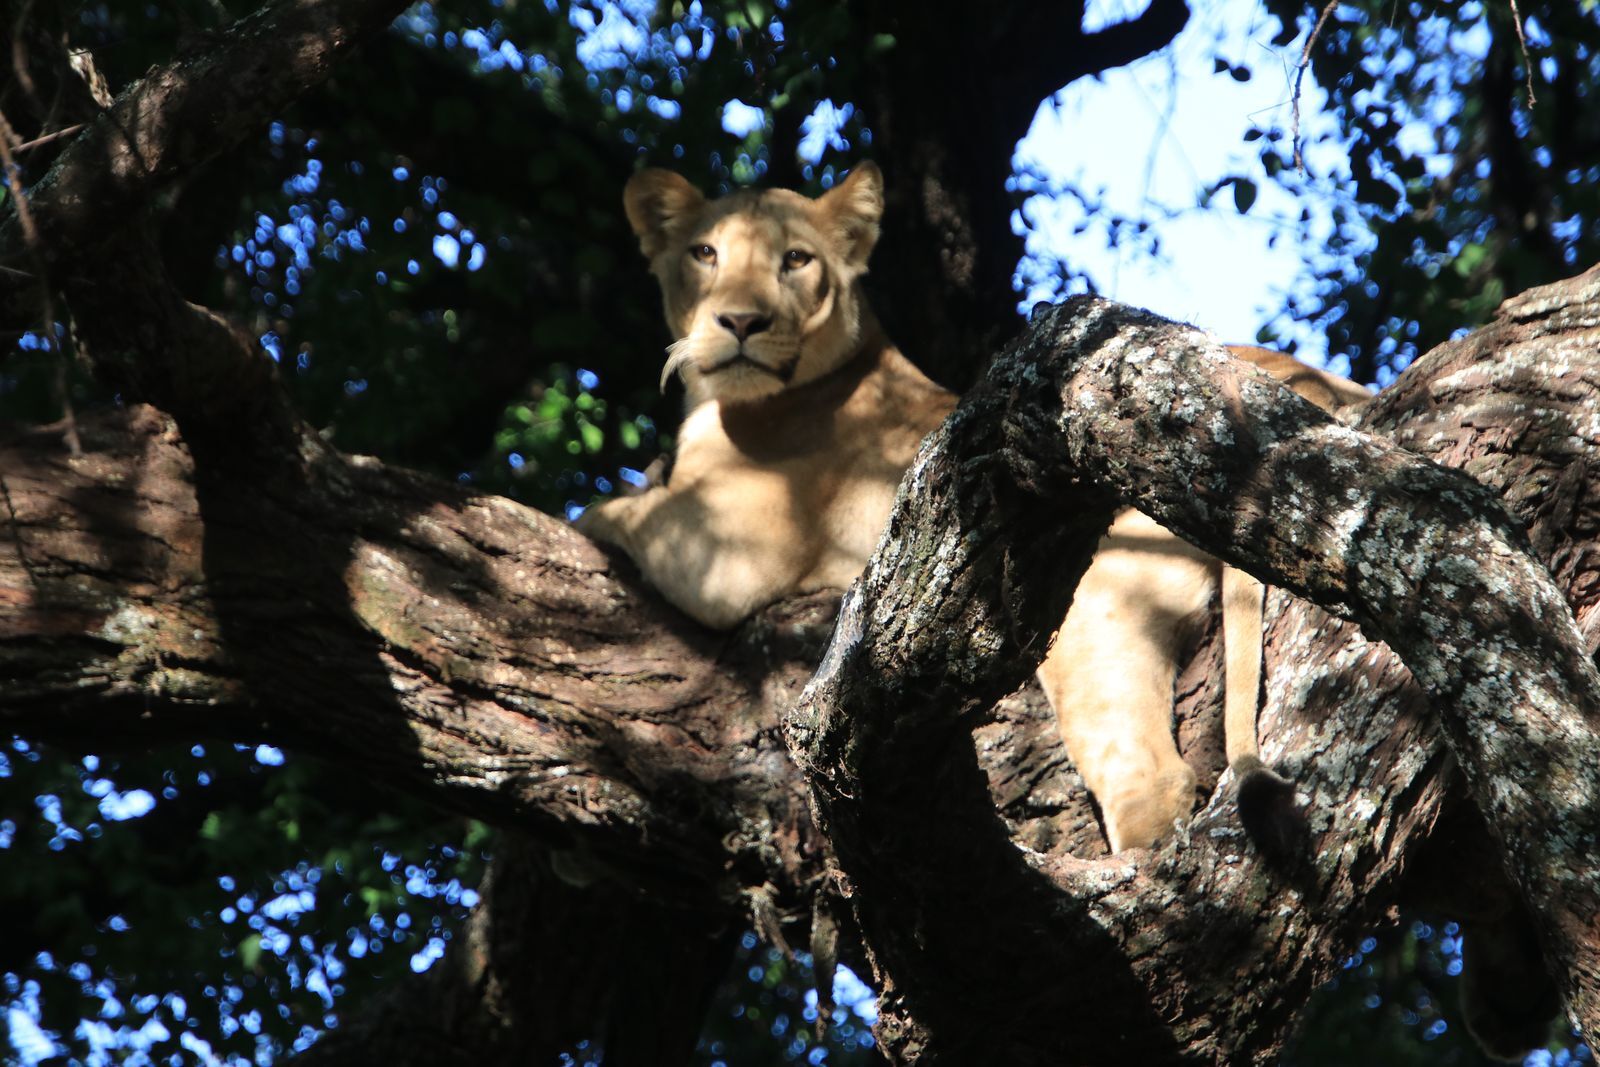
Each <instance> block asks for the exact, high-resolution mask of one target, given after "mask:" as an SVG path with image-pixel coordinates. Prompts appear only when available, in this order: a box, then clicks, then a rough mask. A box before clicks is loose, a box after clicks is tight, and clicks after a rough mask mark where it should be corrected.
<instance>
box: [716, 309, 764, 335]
mask: <svg viewBox="0 0 1600 1067" xmlns="http://www.w3.org/2000/svg"><path fill="white" fill-rule="evenodd" d="M717 325H718V326H721V327H722V328H723V329H724V330H727V331H728V332H729V333H731V334H733V335H734V336H735V337H737V338H738V339H739V340H741V341H743V340H745V339H746V338H748V337H750V336H752V335H753V334H758V333H760V332H762V331H763V330H766V329H768V328H769V327H771V325H772V316H770V315H761V314H758V313H756V312H752V311H746V312H740V313H739V314H737V315H718V316H717Z"/></svg>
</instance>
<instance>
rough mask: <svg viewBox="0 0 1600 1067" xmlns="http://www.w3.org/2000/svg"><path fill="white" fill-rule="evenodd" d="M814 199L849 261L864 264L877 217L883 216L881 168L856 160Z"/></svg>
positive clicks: (873, 241) (874, 235)
mask: <svg viewBox="0 0 1600 1067" xmlns="http://www.w3.org/2000/svg"><path fill="white" fill-rule="evenodd" d="M817 203H818V204H820V205H821V206H822V208H823V210H824V211H825V212H826V213H827V215H828V218H829V221H830V222H831V223H832V225H833V229H834V232H835V233H836V234H838V236H839V242H840V245H841V247H842V248H843V249H844V252H845V257H846V259H848V260H849V262H850V265H851V266H853V267H865V266H866V265H867V257H868V256H870V255H871V254H872V246H873V245H875V244H877V243H878V220H879V219H881V218H883V172H882V171H880V170H879V169H878V165H877V164H876V163H858V164H856V167H855V169H854V170H852V171H851V172H850V176H849V177H847V178H846V179H845V180H844V181H842V182H840V183H839V184H838V185H836V186H834V187H833V188H832V189H829V190H828V191H827V192H826V193H824V194H822V199H821V200H819V201H817Z"/></svg>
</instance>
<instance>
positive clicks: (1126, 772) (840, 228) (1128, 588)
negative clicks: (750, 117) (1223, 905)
mask: <svg viewBox="0 0 1600 1067" xmlns="http://www.w3.org/2000/svg"><path fill="white" fill-rule="evenodd" d="M624 202H625V205H626V208H627V212H628V218H629V221H630V222H631V224H632V225H633V228H634V232H635V233H636V234H637V235H638V237H639V244H640V248H641V249H642V250H643V252H644V253H645V255H646V256H647V257H648V258H649V260H650V267H651V271H652V272H653V273H654V274H655V275H656V278H657V279H658V280H659V281H660V283H661V289H662V296H663V300H664V303H665V309H666V316H667V322H668V324H669V325H670V326H671V328H672V330H673V332H674V334H675V336H677V337H678V338H679V339H678V340H677V341H676V342H674V344H673V346H672V347H671V349H669V352H670V353H671V354H670V357H669V360H668V364H667V370H668V371H669V372H677V373H679V374H681V376H682V377H683V379H684V382H685V385H686V386H687V389H688V398H689V406H690V410H689V413H688V416H687V417H686V419H685V420H684V424H683V427H682V429H681V431H680V433H679V436H678V450H677V458H676V463H675V465H674V467H673V471H672V476H671V482H670V484H669V485H667V486H658V487H655V488H652V489H650V490H648V491H647V492H645V493H643V494H641V495H639V496H635V497H628V498H624V499H617V500H610V501H607V502H605V503H604V504H601V505H599V506H598V507H596V508H591V509H590V510H589V512H587V513H586V514H585V515H584V516H583V518H582V519H581V520H580V522H579V526H580V528H581V529H583V530H584V532H585V533H587V534H589V535H590V536H592V537H594V538H596V539H598V540H603V541H608V542H611V543H613V544H616V545H618V546H620V547H621V548H623V549H624V550H625V551H626V552H627V553H628V555H629V556H631V557H632V558H633V559H634V560H635V562H637V563H638V565H639V567H640V569H641V570H642V571H643V572H644V574H645V576H646V578H648V579H649V581H650V582H651V584H653V585H654V586H655V587H656V588H657V589H659V590H660V591H661V592H662V594H663V595H665V596H666V597H667V599H668V600H670V601H672V602H673V603H674V604H676V605H677V606H678V607H680V608H681V609H683V610H684V611H685V612H687V613H688V614H689V615H691V616H693V617H694V618H696V619H698V620H699V621H701V622H703V623H705V624H706V625H708V626H713V627H718V628H723V627H729V626H733V625H735V624H737V623H738V622H740V621H741V620H743V619H745V618H747V617H748V616H749V615H750V614H751V613H753V612H754V611H756V610H758V609H760V608H761V607H764V606H765V605H767V604H770V603H772V602H773V601H776V600H779V599H781V598H782V597H784V596H787V595H789V594H792V593H797V592H804V591H809V590H814V589H825V588H839V589H842V588H844V587H845V586H847V585H849V584H850V582H852V581H854V580H855V578H856V577H857V576H858V575H859V574H860V573H861V570H862V568H863V567H864V566H865V565H866V561H867V558H868V557H869V556H870V555H871V554H872V552H873V549H874V548H875V546H876V544H877V541H878V537H879V535H880V534H881V532H882V530H883V527H884V524H885V522H886V521H887V519H888V515H889V509H890V506H891V504H892V503H893V500H894V493H895V489H896V487H897V486H898V485H899V482H900V478H901V476H902V475H903V474H904V472H905V469H906V467H907V466H908V465H909V464H910V462H911V459H912V457H913V455H914V454H915V452H916V449H917V447H918V445H919V444H920V443H921V440H922V438H923V437H924V436H925V435H926V434H927V433H928V432H929V431H931V430H932V429H933V428H934V427H936V426H938V425H939V423H940V422H941V421H942V420H943V419H944V417H945V416H946V415H947V414H949V412H950V410H951V409H952V408H953V407H954V406H955V402H956V398H955V397H954V396H953V395H952V394H950V393H948V392H946V391H945V390H943V389H941V388H939V387H938V386H936V385H934V384H933V383H932V382H930V381H929V380H928V379H927V378H925V377H924V376H923V375H922V373H921V372H920V371H918V370H917V369H916V368H915V367H913V366H912V365H911V363H910V362H909V361H907V360H906V359H905V357H904V356H902V355H901V354H900V352H899V350H897V349H896V348H895V347H894V346H893V345H892V344H891V343H889V341H888V340H887V339H886V338H885V337H884V336H883V334H882V332H881V330H880V329H879V328H878V326H877V323H876V321H875V320H874V319H873V317H872V314H871V312H870V310H869V309H868V308H867V307H866V306H865V304H864V302H863V300H862V297H861V293H860V285H859V281H860V278H861V276H862V274H864V273H865V271H866V261H867V256H868V254H869V253H870V252H871V250H872V246H873V244H874V242H875V241H876V240H877V234H878V220H879V217H880V215H881V213H882V210H883V184H882V178H881V176H880V175H879V173H878V170H877V168H876V167H874V166H872V165H871V164H862V165H861V166H859V167H857V168H856V169H855V170H854V171H853V172H851V174H850V176H849V178H848V179H847V180H846V181H844V182H843V183H842V184H841V185H840V186H839V187H837V188H835V189H834V190H832V191H830V192H829V193H827V194H825V195H824V196H822V197H821V198H819V199H817V200H810V199H807V198H805V197H802V196H799V195H798V194H795V193H792V192H789V191H787V190H781V189H780V190H772V191H768V192H762V193H753V192H741V193H735V194H733V195H732V196H728V197H725V198H723V199H720V200H716V201H708V200H706V199H705V198H704V197H702V196H701V194H700V193H699V192H698V191H697V190H695V189H694V188H693V187H692V186H690V185H689V184H688V183H687V182H686V181H684V180H683V179H682V178H681V177H679V176H677V175H675V174H672V173H670V172H667V171H660V170H647V171H644V172H642V173H640V174H639V175H637V176H635V177H634V179H633V180H632V181H630V182H629V183H628V188H627V191H626V194H625V197H624ZM791 252H798V253H800V255H799V256H791V255H789V253H791ZM754 322H759V323H762V324H763V326H762V328H761V329H759V330H755V331H752V330H750V329H749V326H750V324H751V323H754ZM1234 351H1235V354H1237V355H1240V356H1242V357H1243V358H1245V359H1247V360H1249V361H1250V362H1252V363H1255V364H1256V365H1257V366H1260V367H1262V368H1263V369H1265V370H1266V371H1268V373H1270V374H1272V375H1273V376H1275V377H1277V378H1279V379H1281V380H1284V381H1287V382H1288V383H1289V384H1290V385H1291V386H1292V387H1293V388H1294V389H1295V390H1296V392H1299V393H1300V394H1301V395H1303V396H1306V397H1307V398H1308V399H1311V400H1312V401H1313V402H1316V403H1319V404H1322V405H1323V406H1329V407H1331V406H1333V405H1335V404H1337V403H1339V402H1343V401H1348V400H1354V399H1357V398H1358V394H1359V396H1360V397H1364V396H1365V395H1366V394H1365V393H1364V391H1362V390H1360V387H1358V386H1355V385H1352V384H1351V383H1348V382H1344V381H1342V380H1341V379H1337V378H1334V377H1332V376H1331V375H1326V374H1323V373H1322V372H1321V371H1317V370H1314V369H1312V368H1310V367H1306V366H1304V365H1303V364H1300V363H1298V362H1296V361H1295V360H1293V359H1291V358H1289V357H1287V356H1283V355H1281V354H1279V353H1276V352H1269V351H1267V350H1264V349H1251V348H1239V349H1235V350H1234ZM1220 575H1221V565H1220V564H1218V563H1217V561H1216V560H1214V559H1213V558H1211V557H1210V556H1208V555H1206V554H1205V553H1203V552H1201V551H1200V550H1199V549H1196V548H1194V547H1192V546H1190V545H1188V544H1187V543H1186V542H1184V541H1181V540H1179V539H1178V538H1177V537H1175V536H1174V535H1172V534H1171V533H1169V532H1168V531H1167V530H1165V529H1163V528H1162V527H1161V526H1159V525H1158V524H1157V523H1156V522H1155V521H1154V520H1153V519H1150V518H1148V517H1147V516H1145V515H1142V514H1140V513H1139V512H1136V511H1131V510H1130V511H1124V512H1122V513H1121V514H1119V515H1118V516H1117V518H1116V519H1115V521H1114V522H1113V524H1112V526H1111V529H1110V530H1109V531H1108V532H1107V534H1106V536H1105V538H1104V540H1103V541H1102V542H1101V545H1100V548H1099V550H1098V551H1097V552H1096V554H1095V557H1094V560H1093V561H1092V562H1091V564H1090V566H1089V569H1088V571H1087V572H1086V573H1085V574H1084V576H1083V579H1082V581H1081V582H1080V583H1079V586H1078V589H1077V591H1076V592H1075V594H1074V597H1073V602H1072V607H1071V609H1070V610H1069V612H1068V613H1067V617H1066V619H1065V621H1064V622H1063V623H1062V627H1061V630H1060V632H1059V634H1058V636H1057V638H1056V640H1055V641H1054V643H1053V644H1052V645H1051V648H1050V651H1049V652H1048V654H1047V655H1046V657H1045V660H1044V662H1043V663H1042V664H1041V665H1040V667H1039V680H1040V682H1041V683H1042V684H1043V686H1044V690H1045V693H1046V694H1047V695H1048V696H1049V698H1050V703H1051V705H1052V706H1053V707H1054V708H1055V710H1056V714H1057V718H1058V721H1059V722H1060V726H1061V733H1062V738H1063V740H1064V741H1065V742H1066V744H1067V748H1068V750H1069V752H1070V753H1071V755H1072V758H1073V761H1074V762H1075V763H1076V765H1077V766H1078V768H1079V770H1080V771H1081V772H1082V774H1083V776H1084V780H1085V781H1086V782H1087V784H1088V785H1089V788H1090V789H1091V790H1092V791H1093V792H1094V794H1095V797H1096V799H1097V800H1098V801H1099V803H1100V807H1101V812H1102V814H1103V816H1104V819H1105V825H1106V834H1107V837H1108V839H1109V840H1110V843H1111V846H1112V848H1113V849H1116V850H1121V849H1125V848H1133V847H1139V846H1143V845H1148V844H1150V843H1152V842H1154V841H1156V840H1158V839H1159V838H1160V837H1162V836H1164V835H1165V834H1167V833H1168V832H1170V831H1171V829H1172V826H1173V823H1174V822H1175V821H1176V820H1179V819H1182V818H1184V817H1186V816H1187V815H1188V814H1189V812H1190V811H1191V810H1192V808H1193V806H1194V801H1195V795H1194V784H1195V776H1194V772H1193V771H1192V770H1190V769H1189V767H1188V765H1187V764H1185V763H1184V762H1183V760H1182V759H1181V758H1180V757H1179V755H1178V751H1177V746H1176V745H1175V743H1174V742H1173V737H1172V683H1173V676H1174V674H1175V672H1176V669H1177V665H1178V657H1179V655H1180V654H1181V652H1182V649H1183V646H1184V644H1185V642H1186V641H1187V640H1188V638H1189V636H1190V634H1191V633H1192V632H1193V630H1194V628H1195V627H1196V626H1197V625H1198V624H1199V623H1200V622H1202V621H1203V620H1204V618H1205V615H1206V612H1207V611H1208V609H1209V605H1210V603H1211V600H1212V598H1213V597H1214V596H1215V595H1216V592H1217V587H1218V584H1219V577H1220ZM1223 584H1224V587H1225V590H1226V592H1225V596H1224V602H1225V603H1224V608H1225V625H1226V626H1228V634H1227V639H1228V640H1229V641H1230V654H1229V658H1228V664H1227V667H1228V683H1229V684H1228V686H1227V689H1228V691H1229V692H1228V705H1229V708H1228V712H1227V719H1228V727H1229V729H1230V730H1233V731H1235V732H1236V733H1237V734H1238V737H1237V738H1230V741H1229V756H1230V758H1232V757H1233V756H1234V755H1235V754H1236V750H1237V754H1245V753H1253V752H1254V751H1255V705H1256V698H1257V690H1258V689H1259V687H1260V656H1261V636H1260V632H1261V597H1260V586H1259V584H1255V583H1254V580H1253V579H1250V578H1249V577H1248V576H1246V575H1242V574H1237V575H1230V577H1229V578H1228V579H1227V580H1226V581H1225V582H1223ZM1229 614H1232V615H1236V616H1239V617H1238V618H1235V619H1233V620H1232V622H1231V624H1230V623H1229V622H1228V621H1227V619H1226V616H1227V615H1229ZM1232 646H1236V647H1232Z"/></svg>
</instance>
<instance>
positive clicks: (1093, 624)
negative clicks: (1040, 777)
mask: <svg viewBox="0 0 1600 1067" xmlns="http://www.w3.org/2000/svg"><path fill="white" fill-rule="evenodd" d="M1215 573H1216V566H1215V564H1214V563H1213V562H1212V561H1211V560H1210V559H1209V558H1208V557H1206V556H1205V555H1204V554H1203V553H1201V552H1199V550H1197V549H1194V548H1192V547H1191V546H1189V545H1187V544H1185V543H1183V542H1182V541H1180V540H1178V539H1177V538H1176V537H1174V536H1173V535H1172V534H1170V533H1168V532H1167V531H1166V530H1164V529H1162V528H1161V527H1160V526H1159V525H1157V524H1156V523H1155V522H1154V520H1152V519H1149V518H1147V517H1145V516H1143V515H1140V514H1138V513H1137V512H1127V513H1125V514H1124V515H1122V516H1120V517H1119V518H1118V519H1117V521H1116V523H1114V524H1113V525H1112V528H1111V530H1110V531H1109V532H1108V533H1107V535H1106V537H1105V539H1104V540H1103V541H1102V542H1101V546H1100V550H1099V551H1098V552H1097V553H1096V554H1095V558H1094V561H1093V562H1092V563H1091V564H1090V566H1089V569H1088V570H1087V571H1086V572H1085V573H1084V576H1083V579H1082V580H1081V581H1080V582H1079V583H1078V588H1077V590H1076V592H1075V593H1074V594H1073V601H1072V607H1071V610H1069V611H1068V613H1067V618H1066V620H1065V621H1064V622H1063V623H1062V625H1061V630H1060V632H1059V633H1058V634H1057V635H1056V639H1055V642H1054V644H1053V645H1052V646H1051V648H1050V651H1049V653H1048V654H1047V655H1046V657H1045V660H1044V662H1043V663H1041V664H1040V665H1039V681H1040V683H1041V684H1042V685H1043V686H1044V691H1045V695H1046V696H1048V697H1049V699H1050V703H1051V705H1052V706H1053V707H1054V708H1055V711H1056V718H1057V721H1058V723H1059V724H1060V727H1061V735H1062V740H1063V741H1064V742H1065V743H1066V745H1067V751H1068V752H1069V753H1071V755H1072V760H1073V762H1074V763H1075V764H1076V765H1077V767H1078V770H1079V772H1080V773H1081V774H1082V775H1083V778H1084V782H1085V784H1087V785H1088V787H1089V789H1090V791H1091V792H1093V793H1094V795H1095V799H1096V800H1097V801H1098V802H1099V804H1100V811H1101V815H1102V817H1103V818H1104V820H1105V827H1106V837H1107V838H1108V839H1109V841H1110V844H1111V848H1112V850H1113V851H1121V850H1123V849H1127V848H1139V847H1143V846H1145V845H1149V844H1152V843H1153V842H1155V841H1157V840H1159V839H1160V838H1162V837H1164V836H1166V835H1167V834H1169V833H1170V832H1171V831H1172V827H1173V823H1174V822H1175V821H1177V820H1180V819H1183V818H1185V817H1187V816H1188V815H1189V813H1190V812H1191V811H1192V810H1193V809H1194V803H1195V774H1194V771H1193V770H1192V769H1190V767H1189V766H1188V764H1186V763H1184V761H1183V759H1182V757H1180V756H1179V755H1178V748H1177V744H1176V743H1175V742H1174V740H1173V735H1172V682H1173V677H1174V675H1175V674H1176V672H1177V657H1178V652H1179V650H1180V648H1181V646H1182V644H1183V641H1184V638H1185V636H1186V634H1187V633H1188V631H1189V630H1190V628H1191V627H1192V626H1193V625H1194V624H1195V622H1196V621H1197V619H1199V618H1200V617H1202V616H1203V614H1204V612H1205V609H1206V607H1207V604H1208V603H1209V601H1210V599H1211V595H1212V591H1213V590H1214V589H1215V582H1216V579H1215Z"/></svg>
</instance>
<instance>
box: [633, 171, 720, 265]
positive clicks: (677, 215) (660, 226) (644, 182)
mask: <svg viewBox="0 0 1600 1067" xmlns="http://www.w3.org/2000/svg"><path fill="white" fill-rule="evenodd" d="M705 200H706V198H705V197H704V196H702V195H700V190H698V189H696V188H695V187H694V186H692V185H690V184H689V182H688V180H687V179H686V178H684V177H683V175H681V174H674V173H673V172H672V171H670V170H661V169H660V168H658V167H651V168H649V169H648V170H641V171H640V172H639V173H638V174H635V175H634V176H633V177H631V178H629V179H628V185H627V188H625V189H623V191H622V206H623V208H624V209H625V210H626V211H627V213H628V224H629V225H630V226H632V227H633V232H634V234H635V235H636V236H637V237H638V238H639V250H640V251H641V252H643V253H644V254H645V258H647V259H653V258H655V256H656V254H657V253H659V252H660V251H661V250H662V249H664V248H665V247H666V246H667V242H668V240H670V238H671V237H672V234H673V232H674V231H675V230H677V229H678V228H679V227H681V226H682V225H683V224H684V222H685V221H686V220H687V219H688V217H689V216H691V215H693V214H694V213H695V212H696V211H698V210H699V209H700V205H701V204H704V203H705Z"/></svg>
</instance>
